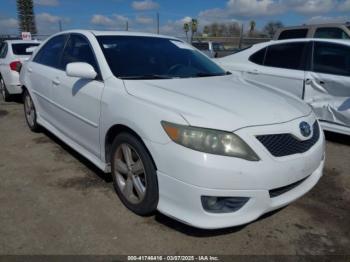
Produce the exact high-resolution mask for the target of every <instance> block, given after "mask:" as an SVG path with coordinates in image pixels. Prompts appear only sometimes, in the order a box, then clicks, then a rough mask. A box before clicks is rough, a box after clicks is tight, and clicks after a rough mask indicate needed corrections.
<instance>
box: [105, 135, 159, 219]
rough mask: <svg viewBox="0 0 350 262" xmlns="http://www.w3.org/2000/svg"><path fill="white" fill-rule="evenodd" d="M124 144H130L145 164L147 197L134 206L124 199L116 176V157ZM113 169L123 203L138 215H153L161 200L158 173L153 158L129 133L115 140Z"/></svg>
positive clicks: (118, 136) (115, 185)
mask: <svg viewBox="0 0 350 262" xmlns="http://www.w3.org/2000/svg"><path fill="white" fill-rule="evenodd" d="M123 143H126V144H129V145H130V146H132V147H133V149H134V150H136V152H137V153H138V154H139V156H140V158H141V160H142V162H143V166H144V168H145V171H146V182H147V187H146V195H145V197H144V199H143V200H142V202H141V203H139V204H132V203H130V202H129V201H128V200H127V199H126V198H125V197H124V195H123V193H122V192H121V191H120V188H119V186H118V184H117V181H116V177H115V174H114V155H115V153H116V150H117V148H118V146H119V145H121V144H123ZM111 168H112V169H111V170H112V172H111V173H112V177H113V185H114V189H115V191H116V193H117V195H118V196H119V198H120V200H121V201H122V203H123V204H124V205H125V206H126V207H127V208H129V209H130V210H131V211H133V212H134V213H136V214H138V215H141V216H147V215H151V214H153V213H154V212H155V210H156V209H157V205H158V199H159V191H158V179H157V171H156V168H155V165H154V163H153V161H152V158H151V156H150V154H149V152H148V151H147V149H146V147H145V146H144V145H143V143H142V142H141V141H140V140H139V139H138V138H136V137H135V136H133V135H131V134H129V133H121V134H119V135H117V136H116V138H115V139H114V142H113V145H112V150H111Z"/></svg>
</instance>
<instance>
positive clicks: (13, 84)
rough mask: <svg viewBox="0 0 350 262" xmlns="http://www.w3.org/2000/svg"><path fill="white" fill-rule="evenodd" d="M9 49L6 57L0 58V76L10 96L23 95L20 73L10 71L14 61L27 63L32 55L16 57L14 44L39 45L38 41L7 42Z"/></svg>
mask: <svg viewBox="0 0 350 262" xmlns="http://www.w3.org/2000/svg"><path fill="white" fill-rule="evenodd" d="M5 43H7V46H8V49H7V54H6V56H5V57H3V58H0V74H1V76H2V78H3V79H4V82H5V85H6V88H7V91H8V92H9V94H11V95H12V94H21V93H22V88H21V86H22V85H21V83H20V81H19V73H18V72H16V71H12V70H11V69H10V63H11V62H14V61H20V62H22V63H23V62H25V61H26V60H28V59H29V57H30V55H20V56H19V55H16V54H14V53H13V50H12V44H16V43H23V44H27V43H28V44H31V43H33V44H38V41H22V40H7V41H5Z"/></svg>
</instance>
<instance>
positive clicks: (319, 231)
mask: <svg viewBox="0 0 350 262" xmlns="http://www.w3.org/2000/svg"><path fill="white" fill-rule="evenodd" d="M22 107H23V106H22V104H21V103H19V102H11V103H4V102H2V101H1V102H0V179H1V181H0V254H151V255H155V254H174V255H175V254H179V255H183V254H197V255H202V254H211V255H213V254H216V255H221V254H348V255H350V248H349V247H350V222H349V221H350V138H349V137H346V136H339V135H335V134H327V139H328V142H327V163H326V168H325V175H324V176H323V178H322V179H321V181H320V182H319V184H318V185H317V186H316V187H315V188H314V189H313V190H312V191H311V192H310V193H308V194H307V195H306V196H304V197H303V198H301V199H300V200H298V201H297V202H295V203H293V204H291V205H289V206H287V207H285V208H283V209H281V210H279V211H277V212H274V213H273V214H268V215H266V216H264V217H263V218H261V219H259V220H258V221H255V222H253V223H251V224H249V225H246V226H242V227H236V228H230V229H225V230H216V231H203V230H198V229H194V228H191V227H188V226H185V225H183V224H181V223H178V222H176V221H174V220H172V219H170V218H167V217H165V216H163V215H161V214H156V215H155V216H151V217H146V218H144V217H138V216H136V215H134V214H133V213H131V212H129V211H128V210H127V209H126V208H125V207H124V206H123V205H122V204H121V202H120V201H119V199H118V198H117V196H116V194H115V193H114V190H113V187H112V183H111V180H110V177H109V176H108V175H105V174H103V173H102V172H100V171H99V170H98V169H97V168H95V167H94V166H93V165H92V164H91V163H89V162H88V161H86V160H85V159H83V158H82V157H80V156H79V155H78V154H77V153H75V152H74V151H73V150H71V149H70V148H69V147H67V146H66V145H64V144H63V143H62V142H60V141H59V140H58V139H57V138H55V137H54V136H53V135H51V134H49V133H48V132H43V133H40V134H33V133H31V132H30V131H29V129H28V128H27V127H26V124H25V120H24V117H23V109H22Z"/></svg>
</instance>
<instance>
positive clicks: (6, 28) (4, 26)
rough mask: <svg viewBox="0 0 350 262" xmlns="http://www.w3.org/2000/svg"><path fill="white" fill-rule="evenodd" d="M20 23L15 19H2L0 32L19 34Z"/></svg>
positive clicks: (0, 19)
mask: <svg viewBox="0 0 350 262" xmlns="http://www.w3.org/2000/svg"><path fill="white" fill-rule="evenodd" d="M17 30H18V22H17V19H15V18H0V31H1V32H2V33H3V34H14V33H18V31H17Z"/></svg>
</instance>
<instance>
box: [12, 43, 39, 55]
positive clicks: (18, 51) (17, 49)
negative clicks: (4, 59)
mask: <svg viewBox="0 0 350 262" xmlns="http://www.w3.org/2000/svg"><path fill="white" fill-rule="evenodd" d="M38 45H39V43H37V44H35V43H33V44H30V43H27V44H12V52H13V53H14V54H15V55H31V54H32V52H30V53H28V52H27V51H26V49H27V48H29V47H32V46H38Z"/></svg>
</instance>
